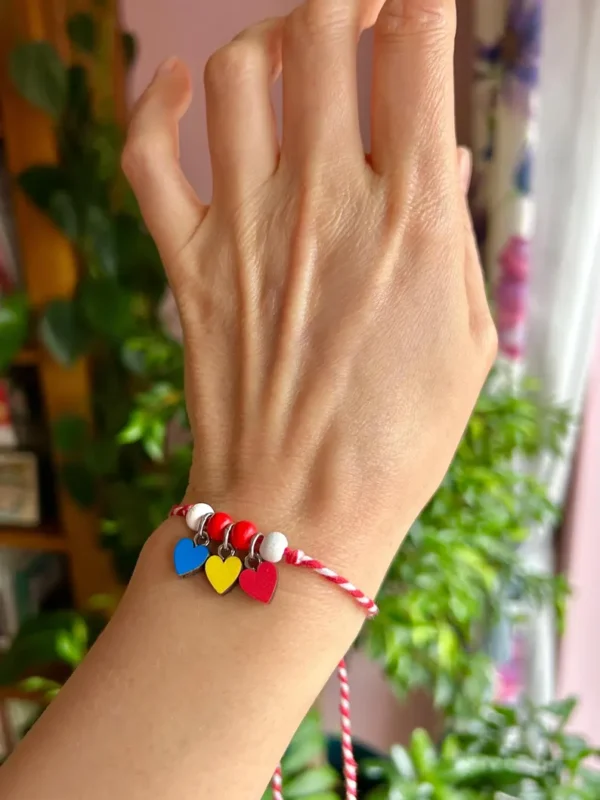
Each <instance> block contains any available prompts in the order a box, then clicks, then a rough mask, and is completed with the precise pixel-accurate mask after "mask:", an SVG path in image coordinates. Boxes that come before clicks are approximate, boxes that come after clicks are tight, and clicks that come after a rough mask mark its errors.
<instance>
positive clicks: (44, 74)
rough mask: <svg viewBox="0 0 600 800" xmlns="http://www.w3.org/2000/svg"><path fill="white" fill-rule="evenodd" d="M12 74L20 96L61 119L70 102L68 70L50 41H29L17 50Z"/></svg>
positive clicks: (11, 56) (15, 49) (13, 58)
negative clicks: (67, 103) (68, 97)
mask: <svg viewBox="0 0 600 800" xmlns="http://www.w3.org/2000/svg"><path fill="white" fill-rule="evenodd" d="M9 73H10V77H11V80H12V82H13V83H14V85H15V87H16V88H17V90H18V91H19V93H20V94H21V95H22V96H23V97H24V98H25V99H26V100H28V101H29V102H30V103H31V104H32V105H34V106H35V107H36V108H39V109H41V110H42V111H45V112H46V113H47V114H50V116H51V117H52V118H53V119H55V120H58V119H59V117H60V116H61V114H62V112H63V110H64V108H65V103H66V99H67V70H66V68H65V65H64V64H63V62H62V61H61V58H60V56H59V55H58V53H57V51H56V50H55V49H54V47H53V46H52V45H51V44H50V43H49V42H26V43H25V44H21V45H18V46H17V47H15V48H14V50H13V51H12V53H11V54H10V58H9Z"/></svg>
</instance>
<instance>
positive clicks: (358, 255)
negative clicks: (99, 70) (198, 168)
mask: <svg viewBox="0 0 600 800" xmlns="http://www.w3.org/2000/svg"><path fill="white" fill-rule="evenodd" d="M378 11H379V9H378V8H375V9H374V8H373V7H372V4H371V7H370V8H368V9H364V8H361V5H360V3H359V2H358V0H307V2H305V3H304V4H303V5H302V6H300V7H299V8H298V9H296V10H295V11H293V12H292V13H291V14H290V15H289V16H288V17H286V18H285V19H275V20H269V21H267V22H264V23H262V24H260V25H256V26H254V27H252V28H249V29H248V30H246V31H244V32H243V33H241V34H240V35H239V36H238V37H236V39H235V40H234V41H233V42H231V43H230V44H228V45H227V46H225V47H224V48H222V49H221V50H219V51H218V52H216V53H215V54H214V55H213V56H212V58H211V59H210V61H209V63H208V65H207V68H206V75H205V84H206V104H207V119H208V132H209V142H210V152H211V159H212V169H213V178H214V196H213V202H212V204H211V205H210V208H206V207H204V206H203V205H202V204H201V203H200V202H199V200H198V198H197V197H196V195H195V194H194V192H193V190H192V189H191V187H190V186H189V184H188V183H187V181H186V179H185V177H184V175H183V173H182V170H181V168H180V165H179V161H178V122H179V119H180V118H181V116H182V115H183V114H184V113H185V111H186V109H187V108H188V105H189V103H190V100H191V86H190V77H189V73H188V71H187V69H186V67H185V66H184V65H183V64H182V63H181V62H179V61H177V60H170V61H168V62H166V63H165V64H164V65H163V66H162V68H161V69H159V71H158V73H157V75H156V77H155V79H154V81H153V83H152V84H151V86H150V87H149V88H148V90H147V91H146V93H145V94H144V96H143V97H142V99H141V100H140V102H139V104H138V106H137V109H136V111H135V114H134V117H133V120H132V123H131V130H130V135H129V140H128V143H127V147H126V149H125V153H124V157H123V166H124V169H125V171H126V173H127V175H128V177H129V180H130V181H131V184H132V186H133V188H134V190H135V192H136V194H137V197H138V199H139V202H140V205H141V208H142V212H143V214H144V217H145V220H146V222H147V225H148V228H149V230H150V231H151V233H152V235H153V236H154V238H155V240H156V243H157V245H158V247H159V249H160V252H161V254H162V257H163V259H164V263H165V267H166V270H167V273H168V277H169V281H170V283H171V286H172V289H173V292H174V295H175V299H176V302H177V305H178V308H179V312H180V315H181V320H182V326H183V333H184V341H185V351H186V384H187V399H188V409H189V414H190V418H191V424H192V431H193V436H194V443H195V444H194V462H193V467H192V471H191V474H190V482H189V490H188V493H187V498H186V499H187V501H189V502H192V501H200V500H205V501H208V502H211V503H212V504H213V505H215V506H216V507H219V508H222V509H223V510H228V511H230V512H231V513H235V514H237V515H239V516H242V517H245V516H250V517H251V518H254V519H255V521H256V522H257V523H258V524H259V525H261V527H263V529H266V528H271V529H273V528H276V529H280V530H285V531H286V532H288V531H289V532H290V533H291V537H290V538H291V539H292V541H293V542H294V543H295V544H296V545H297V546H302V547H304V548H305V549H309V548H310V551H311V552H312V553H314V554H315V555H318V557H320V558H329V559H330V560H332V559H334V560H333V561H332V565H333V564H336V566H337V567H338V568H341V567H344V566H345V564H343V563H340V562H342V561H344V560H345V561H346V562H347V564H348V566H349V568H350V569H352V567H351V566H350V565H353V564H354V561H356V560H357V559H356V554H354V555H353V551H355V549H356V548H364V549H366V550H368V551H369V552H371V553H374V555H372V564H371V565H372V566H375V567H376V569H375V572H376V573H377V576H378V577H377V579H380V577H381V576H382V574H383V571H384V570H385V568H386V567H387V565H388V563H389V560H390V559H391V557H392V555H393V553H394V552H395V550H396V548H397V547H398V545H399V544H400V542H401V539H402V536H403V535H404V533H405V532H406V530H407V529H408V527H409V526H410V524H411V523H412V522H413V520H414V519H415V517H416V516H417V515H418V513H419V512H420V510H421V509H422V507H423V505H424V504H425V503H426V502H427V500H428V499H429V498H430V497H431V495H432V494H433V492H434V491H435V490H436V488H437V486H438V484H439V482H440V480H441V479H442V477H443V475H444V473H445V471H446V469H447V467H448V464H449V462H450V459H451V457H452V455H453V453H454V451H455V448H456V446H457V444H458V442H459V439H460V437H461V435H462V432H463V429H464V427H465V424H466V422H467V419H468V417H469V414H470V413H471V410H472V407H473V405H474V402H475V400H476V398H477V395H478V393H479V391H480V389H481V387H482V384H483V381H484V379H485V377H486V375H487V373H488V370H489V368H490V366H491V364H492V361H493V358H494V355H495V351H496V335H495V330H494V327H493V324H492V321H491V319H490V313H489V310H488V306H487V303H486V298H485V293H484V287H483V281H482V276H481V270H480V266H479V262H478V258H477V253H476V248H475V243H474V239H473V234H472V231H471V226H470V221H469V216H468V211H467V205H466V201H465V196H464V195H465V188H466V186H465V183H466V182H468V176H466V175H465V171H468V163H467V159H466V158H465V156H464V154H462V155H461V156H460V157H459V158H457V150H456V139H455V132H454V91H453V49H454V45H453V42H454V32H455V9H454V2H451V0H387V2H385V3H384V5H383V8H382V9H381V11H380V13H377V12H378ZM374 16H375V17H376V18H377V21H376V23H375V43H374V55H373V59H374V62H373V87H372V98H373V99H372V111H371V126H372V150H371V153H370V155H369V157H368V158H365V154H364V151H363V144H362V141H361V136H360V131H359V123H358V108H357V93H356V47H357V40H358V36H359V33H360V31H361V29H362V28H364V27H365V25H366V24H367V23H368V22H370V19H371V18H373V17H374ZM281 69H283V107H284V110H283V136H282V142H281V144H280V143H279V142H278V139H277V136H276V130H275V124H274V115H273V108H272V103H271V96H270V88H271V84H272V82H273V81H274V79H275V78H276V77H277V76H278V75H279V72H280V70H281ZM179 499H180V498H174V501H177V500H179ZM363 552H364V550H363ZM335 559H337V560H335ZM375 562H376V563H375ZM353 574H354V575H356V571H354V573H353Z"/></svg>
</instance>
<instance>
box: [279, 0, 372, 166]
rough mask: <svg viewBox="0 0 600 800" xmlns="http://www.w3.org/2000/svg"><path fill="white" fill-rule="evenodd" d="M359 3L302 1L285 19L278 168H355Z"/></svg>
mask: <svg viewBox="0 0 600 800" xmlns="http://www.w3.org/2000/svg"><path fill="white" fill-rule="evenodd" d="M364 19H365V14H364V12H363V9H362V8H361V3H360V0H307V1H306V2H305V3H304V4H303V5H302V6H300V7H299V8H297V9H296V10H295V11H293V12H292V13H291V14H290V16H289V17H288V18H287V20H286V24H285V29H284V45H283V141H282V163H286V162H291V163H293V164H294V165H298V164H299V163H302V164H307V163H312V162H313V161H314V160H315V159H316V158H318V159H319V163H320V165H321V168H323V167H326V165H327V162H328V160H329V161H334V162H339V161H340V160H341V159H343V160H344V161H346V162H351V163H354V164H355V165H356V166H357V167H358V166H359V165H360V167H361V168H362V169H364V155H363V147H362V142H361V137H360V129H359V121H358V100H357V89H356V49H357V42H358V37H359V34H360V27H361V23H362V22H363V20H364Z"/></svg>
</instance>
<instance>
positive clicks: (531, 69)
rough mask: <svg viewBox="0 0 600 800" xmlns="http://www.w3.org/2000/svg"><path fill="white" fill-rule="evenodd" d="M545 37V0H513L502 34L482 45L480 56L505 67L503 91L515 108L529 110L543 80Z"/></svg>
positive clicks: (523, 112)
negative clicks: (534, 90)
mask: <svg viewBox="0 0 600 800" xmlns="http://www.w3.org/2000/svg"><path fill="white" fill-rule="evenodd" d="M541 36H542V2H541V0H511V2H510V6H509V9H508V16H507V20H506V28H505V30H504V33H503V34H502V37H501V38H500V39H499V40H498V41H497V42H493V43H491V44H489V45H480V47H479V58H480V59H481V60H483V61H485V62H487V63H488V64H490V65H492V66H500V67H501V68H502V70H503V75H502V88H501V94H502V97H503V99H504V101H505V102H506V103H507V104H508V105H509V106H510V107H511V108H512V109H514V110H515V111H518V112H520V113H522V114H524V115H527V114H528V113H529V108H530V102H531V94H532V91H533V89H535V88H536V87H537V85H538V82H539V72H540V53H541Z"/></svg>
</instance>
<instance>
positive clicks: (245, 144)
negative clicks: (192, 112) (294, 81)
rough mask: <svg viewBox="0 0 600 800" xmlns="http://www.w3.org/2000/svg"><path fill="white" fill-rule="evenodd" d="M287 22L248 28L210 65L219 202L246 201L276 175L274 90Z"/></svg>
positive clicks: (210, 112) (212, 150)
mask: <svg viewBox="0 0 600 800" xmlns="http://www.w3.org/2000/svg"><path fill="white" fill-rule="evenodd" d="M282 27H283V20H282V19H279V18H277V19H271V20H266V21H265V22H262V23H260V24H259V25H254V26H253V27H251V28H248V29H247V30H245V31H244V32H243V33H241V34H240V35H239V36H237V37H236V38H235V39H234V40H233V41H232V42H231V43H230V44H228V45H227V46H226V47H223V48H221V50H218V51H217V52H216V53H215V54H214V55H213V56H212V57H211V58H210V60H209V61H208V64H207V66H206V72H205V86H206V116H207V125H208V141H209V147H210V153H211V160H212V169H213V186H214V197H215V201H217V202H219V201H221V200H224V199H226V198H227V197H232V198H235V200H234V201H235V202H236V203H239V201H240V199H242V198H243V197H245V196H246V194H247V193H248V191H251V190H252V189H253V188H255V187H256V186H260V185H261V184H263V183H264V182H265V181H266V180H268V178H269V177H270V176H271V175H272V174H273V173H274V171H275V169H276V168H277V163H278V160H279V144H278V141H277V131H276V127H275V116H274V112H273V105H272V102H271V85H272V83H273V82H274V81H275V79H276V78H277V76H278V75H279V73H280V71H281V35H282Z"/></svg>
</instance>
